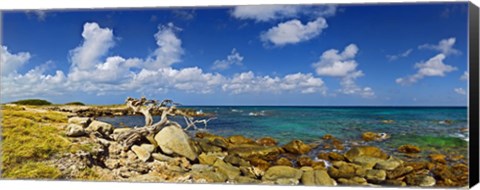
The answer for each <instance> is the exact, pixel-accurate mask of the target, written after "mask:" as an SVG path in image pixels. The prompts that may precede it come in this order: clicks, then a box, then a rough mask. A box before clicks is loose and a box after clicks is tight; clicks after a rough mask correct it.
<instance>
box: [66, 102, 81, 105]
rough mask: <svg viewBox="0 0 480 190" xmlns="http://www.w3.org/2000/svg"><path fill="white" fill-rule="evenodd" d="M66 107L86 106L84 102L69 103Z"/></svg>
mask: <svg viewBox="0 0 480 190" xmlns="http://www.w3.org/2000/svg"><path fill="white" fill-rule="evenodd" d="M65 105H71V106H84V105H85V104H84V103H82V102H68V103H65Z"/></svg>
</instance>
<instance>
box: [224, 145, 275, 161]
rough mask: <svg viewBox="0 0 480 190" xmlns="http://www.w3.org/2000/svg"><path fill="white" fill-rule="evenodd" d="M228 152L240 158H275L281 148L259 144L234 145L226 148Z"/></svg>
mask: <svg viewBox="0 0 480 190" xmlns="http://www.w3.org/2000/svg"><path fill="white" fill-rule="evenodd" d="M228 152H229V154H236V155H238V156H240V157H242V158H249V157H260V158H266V157H269V158H270V159H271V157H273V158H275V159H276V157H277V156H278V155H279V154H280V153H282V152H283V149H282V148H280V147H276V146H261V145H257V144H242V145H234V146H231V147H230V148H229V149H228Z"/></svg>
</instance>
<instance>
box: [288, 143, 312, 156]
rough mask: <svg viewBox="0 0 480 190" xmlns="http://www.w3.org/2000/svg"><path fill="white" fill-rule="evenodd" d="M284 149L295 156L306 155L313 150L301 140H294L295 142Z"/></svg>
mask: <svg viewBox="0 0 480 190" xmlns="http://www.w3.org/2000/svg"><path fill="white" fill-rule="evenodd" d="M283 148H284V149H285V150H286V151H287V152H290V153H293V154H306V153H308V152H310V150H311V149H312V148H311V147H310V146H308V145H307V144H305V143H303V141H301V140H293V141H291V142H289V143H288V144H286V145H285V146H283Z"/></svg>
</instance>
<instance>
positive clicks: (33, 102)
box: [12, 99, 52, 106]
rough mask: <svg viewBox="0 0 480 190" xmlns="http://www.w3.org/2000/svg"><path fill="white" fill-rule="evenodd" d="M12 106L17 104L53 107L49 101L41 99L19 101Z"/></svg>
mask: <svg viewBox="0 0 480 190" xmlns="http://www.w3.org/2000/svg"><path fill="white" fill-rule="evenodd" d="M12 104H17V105H32V106H45V105H52V103H51V102H49V101H47V100H41V99H26V100H18V101H15V102H12Z"/></svg>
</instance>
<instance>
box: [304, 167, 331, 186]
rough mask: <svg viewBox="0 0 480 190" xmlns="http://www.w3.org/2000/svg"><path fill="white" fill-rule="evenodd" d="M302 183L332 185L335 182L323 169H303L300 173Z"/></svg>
mask: <svg viewBox="0 0 480 190" xmlns="http://www.w3.org/2000/svg"><path fill="white" fill-rule="evenodd" d="M302 183H303V184H304V185H310V186H313V185H321V186H334V185H336V184H337V183H336V182H335V180H333V179H332V178H330V176H329V175H328V173H327V172H326V171H325V170H312V171H305V172H304V173H303V175H302Z"/></svg>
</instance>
